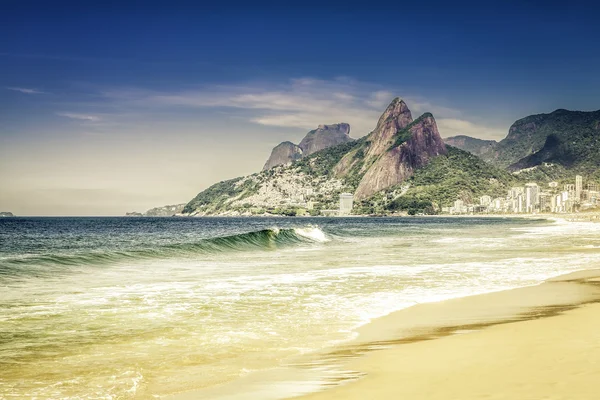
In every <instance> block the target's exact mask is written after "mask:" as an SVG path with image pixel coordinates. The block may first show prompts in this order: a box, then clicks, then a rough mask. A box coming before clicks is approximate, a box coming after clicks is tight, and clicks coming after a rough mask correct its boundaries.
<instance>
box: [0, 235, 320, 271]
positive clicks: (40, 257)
mask: <svg viewBox="0 0 600 400" xmlns="http://www.w3.org/2000/svg"><path fill="white" fill-rule="evenodd" d="M329 240H330V239H329V238H328V237H327V235H326V234H325V232H323V231H322V230H321V229H320V228H318V227H313V226H309V227H304V228H286V229H279V228H270V229H261V230H258V231H253V232H246V233H240V234H235V235H230V236H219V237H214V238H208V239H203V240H199V241H197V242H188V243H173V244H167V245H160V246H155V247H148V248H139V249H134V250H127V251H118V250H108V251H103V252H100V251H91V252H82V253H72V254H34V255H26V256H16V257H7V258H4V259H0V277H2V276H4V277H10V276H14V275H23V274H26V275H46V274H49V273H52V272H56V269H59V268H60V269H62V268H64V267H85V266H89V265H105V264H111V263H117V262H120V261H126V260H137V259H155V258H170V257H192V256H194V255H200V254H218V253H223V252H241V251H253V250H263V251H269V250H277V249H280V248H285V247H290V246H295V245H310V244H316V243H324V242H327V241H329ZM28 266H31V267H43V269H40V270H37V269H36V268H31V269H27V268H23V267H28ZM49 267H50V268H49ZM51 267H56V268H51Z"/></svg>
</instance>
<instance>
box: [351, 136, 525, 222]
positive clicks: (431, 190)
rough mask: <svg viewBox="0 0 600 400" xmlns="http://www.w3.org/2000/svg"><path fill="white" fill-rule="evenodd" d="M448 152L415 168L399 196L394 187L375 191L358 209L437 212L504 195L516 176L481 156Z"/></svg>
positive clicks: (369, 212) (364, 211) (449, 147)
mask: <svg viewBox="0 0 600 400" xmlns="http://www.w3.org/2000/svg"><path fill="white" fill-rule="evenodd" d="M447 148H448V155H446V156H438V157H436V158H434V159H432V160H431V161H430V162H429V164H427V165H426V166H424V167H423V168H420V169H418V170H416V171H415V173H414V175H413V176H412V177H411V178H410V179H408V180H407V181H406V182H404V183H403V185H409V187H408V190H406V191H405V192H404V193H403V194H402V195H400V196H390V195H389V193H390V192H398V191H399V190H400V188H399V187H394V188H391V189H389V190H387V191H386V192H387V193H388V194H385V193H384V194H382V193H380V194H376V195H375V196H373V197H372V198H370V199H367V200H365V201H363V202H361V203H359V204H358V207H357V212H358V213H366V214H378V213H383V212H388V211H405V212H408V213H409V214H417V213H424V214H435V213H438V212H439V211H440V210H441V207H448V206H451V205H452V204H453V203H454V201H455V200H457V199H461V200H463V201H465V202H476V201H475V200H476V199H477V198H478V197H480V196H483V195H484V194H487V195H490V196H492V197H499V196H502V197H503V196H505V195H506V191H507V190H508V188H510V186H512V185H513V184H515V183H516V182H517V179H516V178H515V177H514V176H512V175H511V174H510V173H508V172H507V171H504V170H502V169H500V168H497V167H494V166H492V165H490V164H488V163H486V162H484V161H483V160H481V159H480V158H479V157H477V156H475V155H473V154H471V153H468V152H466V151H463V150H460V149H457V148H455V147H451V146H447Z"/></svg>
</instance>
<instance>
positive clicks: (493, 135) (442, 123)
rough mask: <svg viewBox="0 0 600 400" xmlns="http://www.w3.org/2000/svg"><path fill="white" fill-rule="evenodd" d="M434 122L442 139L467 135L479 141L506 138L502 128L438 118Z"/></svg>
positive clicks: (461, 120)
mask: <svg viewBox="0 0 600 400" xmlns="http://www.w3.org/2000/svg"><path fill="white" fill-rule="evenodd" d="M436 122H437V125H438V129H439V131H440V134H441V135H442V137H450V136H457V135H467V136H473V137H476V138H480V139H502V138H503V137H504V136H506V130H505V129H503V128H494V127H489V126H484V125H479V124H475V123H473V122H470V121H466V120H463V119H455V118H440V119H437V120H436Z"/></svg>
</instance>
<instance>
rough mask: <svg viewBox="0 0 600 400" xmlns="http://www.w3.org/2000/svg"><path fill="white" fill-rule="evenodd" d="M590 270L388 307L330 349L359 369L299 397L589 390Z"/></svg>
mask: <svg viewBox="0 0 600 400" xmlns="http://www.w3.org/2000/svg"><path fill="white" fill-rule="evenodd" d="M598 277H600V272H599V271H585V272H580V273H574V274H569V275H566V276H563V277H560V278H557V279H553V280H550V281H549V282H546V283H544V284H542V285H539V286H535V287H528V288H521V289H515V290H509V291H504V292H497V293H491V294H486V295H480V296H472V297H466V298H461V299H456V300H450V301H445V302H441V303H433V304H424V305H421V306H416V307H412V308H409V309H406V310H401V311H399V312H396V313H393V314H390V315H389V316H387V317H383V318H381V319H379V320H376V321H374V322H373V323H371V324H369V325H367V326H365V327H363V328H362V329H361V330H360V336H359V341H360V342H362V344H356V345H354V346H353V347H348V348H347V349H345V350H340V351H339V354H338V355H340V356H341V355H342V354H343V352H344V351H345V352H346V354H347V355H348V359H347V361H346V362H345V363H344V364H343V368H344V369H347V370H352V371H359V372H361V373H363V374H364V375H363V377H362V378H360V379H357V380H355V381H353V382H349V383H346V384H342V385H337V386H333V387H331V388H329V389H326V390H324V391H321V392H318V393H314V394H311V395H307V396H303V397H300V398H302V399H305V400H326V399H428V400H436V399H440V400H442V399H444V400H449V399H461V400H468V399H578V400H584V399H598V398H600V390H599V389H598V387H597V380H598V378H599V377H600V303H598V300H599V299H600V296H599V295H600V280H599V279H598ZM460 333H464V334H460ZM393 337H396V339H395V340H394V339H392V338H393ZM430 339H435V340H430ZM378 348H379V349H378ZM373 349H376V350H373Z"/></svg>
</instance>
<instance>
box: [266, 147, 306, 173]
mask: <svg viewBox="0 0 600 400" xmlns="http://www.w3.org/2000/svg"><path fill="white" fill-rule="evenodd" d="M300 158H302V149H301V148H300V147H299V146H297V145H295V144H294V143H292V142H282V143H279V144H278V145H277V146H275V147H273V150H272V151H271V155H270V156H269V159H268V160H267V162H266V163H265V166H264V167H263V171H265V170H267V169H271V168H273V167H276V166H278V165H285V164H287V163H289V162H294V161H296V160H299V159H300Z"/></svg>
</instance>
